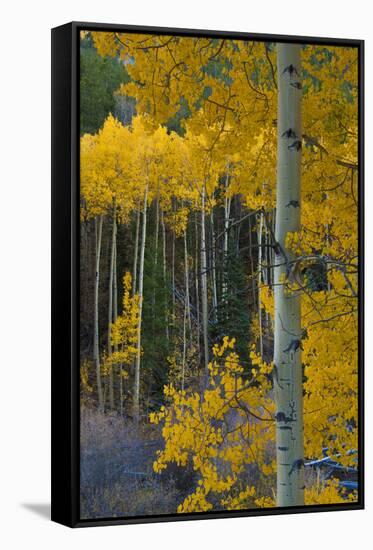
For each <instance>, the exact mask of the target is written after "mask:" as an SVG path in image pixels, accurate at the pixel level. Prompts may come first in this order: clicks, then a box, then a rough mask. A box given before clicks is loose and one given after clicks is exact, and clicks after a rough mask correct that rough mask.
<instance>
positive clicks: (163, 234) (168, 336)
mask: <svg viewBox="0 0 373 550" xmlns="http://www.w3.org/2000/svg"><path fill="white" fill-rule="evenodd" d="M161 225H162V245H163V258H162V259H163V284H164V291H165V306H164V307H165V312H164V317H165V323H166V340H167V341H169V339H170V331H169V328H168V291H167V269H166V267H167V266H166V262H167V258H166V226H165V223H164V215H163V210H161Z"/></svg>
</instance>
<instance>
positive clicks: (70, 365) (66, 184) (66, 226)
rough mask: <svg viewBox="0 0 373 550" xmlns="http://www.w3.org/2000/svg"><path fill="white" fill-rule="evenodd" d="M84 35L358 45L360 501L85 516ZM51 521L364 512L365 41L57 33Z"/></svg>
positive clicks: (123, 28) (205, 33)
mask: <svg viewBox="0 0 373 550" xmlns="http://www.w3.org/2000/svg"><path fill="white" fill-rule="evenodd" d="M81 30H96V31H98V30H102V31H119V32H128V33H139V32H140V33H142V34H154V33H156V34H160V35H162V34H163V35H179V36H191V37H195V36H198V37H211V38H234V39H246V40H248V39H250V40H260V41H271V42H274V41H276V42H289V43H290V42H292V43H307V44H325V45H335V46H336V45H339V46H349V47H356V48H357V49H358V62H359V77H358V80H359V104H358V116H359V148H358V158H359V210H358V226H359V235H358V239H359V256H360V262H359V335H358V336H359V346H358V350H359V357H358V364H359V376H358V377H359V463H358V482H359V496H358V501H357V502H354V503H348V502H346V503H343V504H334V505H312V506H302V507H292V508H270V509H269V508H268V509H261V510H257V509H255V510H246V511H224V512H203V513H188V514H181V515H177V514H175V515H162V516H160V515H158V516H157V515H153V516H138V517H128V518H105V519H84V520H82V519H80V515H79V485H80V484H79V475H80V474H79V75H80V72H79V33H80V31H81ZM51 222H52V223H51V225H52V358H51V360H52V468H51V474H52V495H51V496H52V520H53V521H56V522H58V523H62V524H64V525H66V526H69V527H88V526H99V525H116V524H131V523H151V522H163V521H185V520H195V519H210V518H232V517H243V516H245V517H249V516H258V515H260V516H264V515H275V514H289V513H291V514H295V513H310V512H321V511H337V510H360V509H363V508H364V41H362V40H350V39H337V38H319V37H304V36H284V35H273V34H253V33H241V32H227V31H212V30H191V29H178V28H162V27H143V26H133V25H117V24H115V25H114V24H113V25H112V24H100V23H84V22H72V23H68V24H65V25H62V26H59V27H56V28H54V29H52V220H51Z"/></svg>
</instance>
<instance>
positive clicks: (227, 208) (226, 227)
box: [222, 163, 232, 302]
mask: <svg viewBox="0 0 373 550" xmlns="http://www.w3.org/2000/svg"><path fill="white" fill-rule="evenodd" d="M228 185H229V163H228V165H227V175H226V178H225V198H224V242H223V264H224V270H223V288H222V296H223V300H224V302H227V292H228V247H229V221H230V215H231V203H232V198H231V197H229V198H228V196H227V192H228Z"/></svg>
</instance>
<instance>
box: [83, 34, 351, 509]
mask: <svg viewBox="0 0 373 550" xmlns="http://www.w3.org/2000/svg"><path fill="white" fill-rule="evenodd" d="M92 45H93V47H94V48H97V50H98V54H99V55H98V56H97V55H95V54H94V49H93V50H92ZM81 55H82V57H81V60H82V63H81V70H82V87H81V91H82V95H81V98H82V105H83V108H82V110H81V126H82V134H83V136H82V140H81V196H82V232H81V236H82V242H81V253H82V254H81V268H82V271H81V281H82V284H81V305H82V317H81V321H82V322H81V329H82V333H81V342H82V345H83V346H84V351H83V353H82V367H81V379H82V398H83V401H82V435H83V439H82V445H83V446H86V447H87V453H83V454H82V472H83V473H84V475H82V480H83V486H82V498H83V500H82V502H83V506H88V508H89V507H90V510H91V511H90V512H87V513H88V517H89V515H90V514H100V513H101V514H102V513H103V512H102V511H100V512H97V511H94V510H96V509H97V508H98V509H100V504H98V503H97V498H100V497H97V494H98V492H97V491H98V487H97V486H96V483H97V479H98V477H100V481H99V485H100V489H99V490H100V491H101V492H102V496H101V500H102V501H103V502H105V503H106V504H107V501H108V500H110V501H111V497H109V496H108V495H109V494H110V493H113V494H115V495H116V497H115V499H118V503H117V504H112V506H114V509H113V510H114V511H113V510H112V512H111V514H110V515H118V512H117V511H116V508H115V506H119V507H120V509H122V510H123V508H121V506H125V504H124V500H125V499H124V495H125V494H126V495H127V504H128V503H129V502H130V501H131V499H130V498H129V497H128V492H129V491H128V486H129V485H131V482H129V483H127V482H124V481H123V480H124V479H125V476H129V479H131V477H133V478H134V479H135V483H132V485H133V487H134V489H133V490H134V492H135V495H136V496H135V501H136V498H137V497H138V496H139V495H141V497H140V501H141V500H142V498H144V496H143V495H145V494H146V500H147V503H148V504H149V503H150V502H151V498H150V497H152V496H153V495H154V493H155V492H156V493H157V495H158V497H159V496H160V495H161V493H162V491H161V490H160V489H159V488H158V489H157V490H155V489H154V487H146V484H147V483H148V482H149V481H150V480H153V477H152V476H151V475H150V473H149V472H148V471H147V468H146V467H143V469H142V470H143V471H133V470H131V468H129V469H128V470H126V471H123V469H121V468H120V466H119V470H118V465H116V466H114V469H117V475H119V476H120V478H121V481H118V482H117V485H116V490H115V491H114V490H113V488H112V487H110V484H111V483H113V481H110V482H109V484H108V478H107V477H106V476H102V475H100V472H99V471H100V467H101V469H102V468H103V466H99V464H101V463H100V459H99V457H94V456H92V449H91V448H90V445H91V431H92V430H93V432H96V431H97V430H96V429H95V428H93V427H92V426H93V425H94V420H93V419H92V416H90V417H89V419H86V414H88V413H87V411H90V410H91V407H90V406H91V404H92V402H93V401H96V402H97V405H98V410H99V413H100V414H102V413H105V412H106V413H107V412H108V411H109V412H110V413H111V414H112V415H113V414H114V415H117V414H118V413H119V415H120V416H121V418H122V419H123V418H124V417H125V416H127V420H128V421H127V423H125V425H126V426H127V427H128V426H130V425H131V424H132V421H133V422H134V426H135V433H136V434H137V436H138V437H139V438H141V437H142V438H144V440H147V439H148V438H150V439H151V441H147V443H146V445H152V446H154V447H159V440H157V438H155V439H154V438H153V437H152V435H153V436H155V433H156V432H154V430H153V431H150V432H146V433H141V430H142V429H145V428H146V429H148V428H147V424H148V419H150V422H151V423H152V424H156V425H158V424H160V425H162V432H161V433H162V437H163V439H164V443H163V444H162V446H161V449H158V450H157V451H156V453H155V455H154V456H155V457H156V458H155V459H154V463H153V470H154V472H156V473H158V474H159V473H164V472H165V473H166V474H167V473H168V474H170V472H171V473H172V476H173V477H172V479H167V481H166V482H165V485H166V486H167V495H168V497H170V494H171V491H170V487H171V486H172V484H173V483H174V482H175V491H176V493H179V495H180V496H179V498H181V496H182V499H181V500H182V502H181V503H180V504H179V506H178V507H177V510H178V511H179V512H187V511H206V510H209V509H221V508H223V509H224V508H228V509H242V508H250V507H253V506H254V507H257V506H259V507H261V506H262V507H263V506H264V507H268V506H274V505H275V503H276V502H277V505H279V506H289V505H301V504H304V503H306V504H307V503H308V504H311V503H319V504H322V503H325V504H326V503H332V502H334V503H337V502H343V500H345V499H350V500H354V499H355V498H356V491H355V490H356V489H357V484H356V481H355V480H354V479H351V478H347V479H345V478H344V476H346V475H348V474H351V475H352V476H354V475H355V473H356V464H357V444H356V441H357V440H356V437H357V433H358V426H357V393H356V392H357V306H356V304H357V297H358V287H357V272H358V271H357V269H358V267H357V266H358V264H357V260H358V257H357V206H358V205H357V169H358V166H357V91H358V90H357V50H356V49H354V48H341V47H339V48H338V47H333V46H328V47H325V46H317V45H316V46H307V45H305V46H302V47H301V46H298V45H282V44H277V45H276V44H272V43H262V42H250V41H248V42H245V41H234V40H224V39H223V40H218V39H211V38H205V39H204V38H178V37H168V36H165V37H157V36H151V35H150V36H147V35H129V34H127V35H126V34H123V33H103V32H99V33H92V34H89V33H82V48H81ZM94 59H95V62H94V63H96V66H94V65H92V62H93V60H94ZM89 63H91V65H89ZM87 64H88V65H87ZM87 66H88V67H89V68H88V69H87ZM118 67H120V68H121V69H122V70H123V67H124V69H125V70H123V74H122V81H121V82H120V88H119V90H116V91H115V93H114V95H113V97H111V101H112V102H114V103H115V108H114V109H115V114H116V118H114V117H113V116H112V115H111V114H109V115H108V116H107V118H106V119H105V122H104V123H103V126H102V128H101V129H100V130H99V131H98V133H97V134H95V135H94V136H92V135H91V134H84V127H85V125H88V126H89V125H90V124H91V125H92V122H91V121H90V120H86V119H87V115H86V112H85V111H86V109H88V110H89V105H88V106H86V105H85V93H86V89H85V87H86V85H87V80H88V81H89V78H91V79H92V78H93V79H94V78H95V77H96V74H97V75H100V72H101V73H102V74H101V75H100V76H99V78H101V79H102V81H103V82H105V86H106V87H107V84H109V85H111V86H112V87H113V89H114V88H115V87H116V86H118V80H119V72H118ZM94 69H95V70H94ZM104 71H106V72H107V74H106V75H105V76H103V74H104ZM108 75H110V78H109V77H108ZM115 78H117V82H116V83H114V82H113V84H112V80H115ZM91 85H92V83H91ZM93 89H94V95H93V94H90V92H89V91H88V95H87V98H88V100H89V101H90V102H91V103H90V107H91V109H92V107H93V110H94V113H95V116H96V117H97V113H98V109H97V99H96V94H98V95H97V98H98V101H99V103H98V105H101V107H102V109H103V111H104V110H105V108H106V109H107V107H106V106H105V98H103V97H102V95H103V93H102V90H100V88H99V86H96V85H93ZM107 95H108V98H107V101H110V97H109V96H110V92H109V93H108V94H107ZM91 96H93V97H91ZM301 117H302V118H303V123H302V121H301ZM101 118H102V115H101ZM93 124H94V122H93ZM161 124H163V126H161ZM276 159H277V162H276ZM276 164H277V169H276ZM276 174H277V184H275V180H276ZM301 180H302V187H301ZM275 195H277V196H276V199H275ZM301 205H302V207H301ZM301 211H302V217H301ZM108 217H109V218H111V222H109V223H105V222H107V218H108ZM121 226H123V227H124V228H125V230H126V228H127V229H128V228H129V233H128V232H127V233H125V238H124V241H123V242H122V244H121V245H120V246H119V245H118V242H119V243H120V229H121ZM108 227H109V230H108ZM105 228H106V243H107V245H106V250H107V255H106V262H104V265H106V267H107V269H106V272H104V277H105V282H104V288H105V289H106V292H107V294H104V297H103V299H102V291H101V287H102V284H103V283H102V265H101V254H102V252H101V250H102V245H103V243H104V244H105ZM118 236H119V238H118ZM122 239H123V237H122ZM131 242H132V244H131ZM92 243H93V244H92ZM161 243H162V244H161ZM180 245H181V246H180ZM128 249H129V250H130V252H128ZM92 250H94V254H93V260H92V257H91V256H92ZM124 250H125V252H124V253H123V251H124ZM192 250H193V252H192ZM118 251H119V252H118ZM123 258H124V260H123ZM128 258H130V259H131V262H132V264H133V267H132V269H131V271H132V275H131V271H130V270H129V268H128V267H127V268H124V267H123V264H122V265H121V264H120V262H123V261H124V262H125V263H126V261H127V266H128ZM89 264H91V266H93V269H91V276H92V274H93V280H91V281H90V279H89V277H90V273H89V269H87V266H88V265H89ZM118 266H119V268H118ZM118 269H119V272H122V273H123V272H124V273H125V275H124V278H123V300H122V301H123V307H122V313H121V315H119V316H118V295H119V296H121V294H120V291H119V294H118ZM91 279H92V278H91ZM100 281H101V287H100ZM104 292H105V291H104ZM93 296H94V299H93V300H92V297H93ZM100 296H101V298H100ZM103 303H104V310H106V311H107V313H106V319H107V321H106V329H104V330H103V317H105V314H104V315H102V304H103ZM301 304H302V317H301ZM100 307H101V309H100ZM92 308H93V311H92ZM90 321H91V323H90ZM92 323H93V325H92ZM103 333H104V334H106V336H105V339H106V345H105V344H104V346H103V340H102V334H103ZM86 335H88V341H87V340H86V339H85V336H86ZM100 335H101V338H100ZM90 343H91V344H92V347H91V353H90V354H89V349H90ZM301 352H303V353H301ZM90 356H91V357H93V362H92V361H90V360H89V359H88V358H87V357H90ZM220 358H222V359H220ZM93 367H94V368H93ZM94 369H95V373H96V374H95V376H93V374H94ZM116 396H118V397H116ZM326 398H327V400H326ZM129 409H131V414H128V412H129ZM112 423H113V421H112ZM86 426H88V430H87V432H88V433H86V429H85V428H86ZM102 430H103V431H105V428H102ZM275 433H276V436H275ZM140 434H141V435H140ZM95 437H96V438H97V436H95ZM123 437H124V436H123V435H122V436H121V439H122V440H123ZM114 438H115V436H114ZM274 440H276V447H275V448H274V447H273V445H274ZM109 445H110V444H109ZM134 446H135V449H136V450H135V453H137V455H138V456H137V457H136V458H134V457H133V458H134V462H135V463H137V464H139V461H140V457H143V456H144V454H146V450H145V448H144V446H143V445H142V444H141V443H140V442H139V441H137V442H136V443H134ZM112 451H113V449H110V447H108V448H107V449H106V450H105V451H104V453H103V456H102V457H101V460H103V461H105V459H104V456H105V452H106V454H109V455H110V456H111V455H112ZM132 452H134V450H133V449H132ZM147 454H148V455H149V452H148V453H147ZM86 455H87V456H89V460H88V461H87V463H85V460H84V457H85V456H86ZM116 460H117V461H118V460H119V457H118V456H117V457H116V458H113V464H114V463H115V461H116ZM128 460H129V459H128V458H127V461H128ZM306 460H308V462H307V461H306ZM310 461H311V462H310ZM329 461H331V462H329ZM320 464H322V465H324V464H325V465H328V467H329V469H328V472H327V474H326V475H325V476H324V477H323V475H321V474H322V471H321V468H319V467H318V466H319V465H320ZM173 465H174V466H176V470H175V468H173ZM309 465H312V466H313V465H315V466H317V468H316V470H317V474H316V478H315V479H313V478H312V475H307V476H306V475H305V472H304V470H305V467H306V466H309ZM144 466H145V465H144ZM330 466H332V471H331V470H330ZM92 468H94V471H95V474H94V475H95V476H96V478H97V479H96V481H94V487H93V488H92V486H91V481H92V480H91V475H92V472H91V470H92ZM112 468H113V465H112V464H111V463H110V462H108V463H107V466H106V468H105V471H108V470H110V472H111V475H112ZM336 469H337V470H338V469H339V470H340V472H339V474H338V475H335V470H336ZM180 470H181V472H180ZM341 471H343V476H342V480H341V479H339V481H338V478H341ZM331 472H332V473H331ZM312 473H315V469H312V471H311V474H312ZM320 475H321V477H320ZM123 476H124V477H123ZM271 476H275V477H277V488H276V489H275V488H274V483H273V479H271ZM175 480H176V481H175ZM144 486H145V489H144ZM191 487H194V489H193V491H192V492H191ZM120 488H122V490H123V491H124V492H123V493H122V496H118V495H120V493H121V491H120ZM346 489H348V491H347V492H346ZM92 490H93V493H94V495H95V496H94V497H92V496H91V495H90V496H89V497H88V498H87V499H86V496H85V492H86V491H88V492H89V491H92ZM103 495H106V496H103ZM176 498H177V497H176ZM115 499H114V500H115ZM161 501H162V498H161ZM87 502H89V504H87ZM120 503H122V504H120ZM162 504H164V503H162V502H160V503H159V504H158V503H157V509H158V510H159V512H161V509H160V508H159V505H162ZM141 505H142V504H140V505H139V506H140V508H139V510H140V511H138V512H137V514H143V513H145V512H144V511H143V510H142V508H141ZM133 506H134V507H136V506H137V504H134V505H133ZM168 506H169V504H167V505H166V507H165V513H167V511H169V508H168ZM109 508H110V506H109ZM125 510H126V512H122V514H124V515H125V513H134V514H136V512H135V511H134V510H132V511H131V504H130V505H129V510H128V511H127V508H125ZM171 510H172V506H171ZM119 515H120V512H119Z"/></svg>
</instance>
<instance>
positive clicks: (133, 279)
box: [132, 206, 140, 296]
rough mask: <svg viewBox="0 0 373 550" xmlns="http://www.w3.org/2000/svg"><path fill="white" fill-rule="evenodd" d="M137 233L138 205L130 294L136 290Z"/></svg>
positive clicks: (138, 229)
mask: <svg viewBox="0 0 373 550" xmlns="http://www.w3.org/2000/svg"><path fill="white" fill-rule="evenodd" d="M139 234H140V206H139V207H138V209H137V213H136V232H135V246H134V255H133V268H132V296H134V295H135V294H136V290H137V261H138V255H139Z"/></svg>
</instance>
